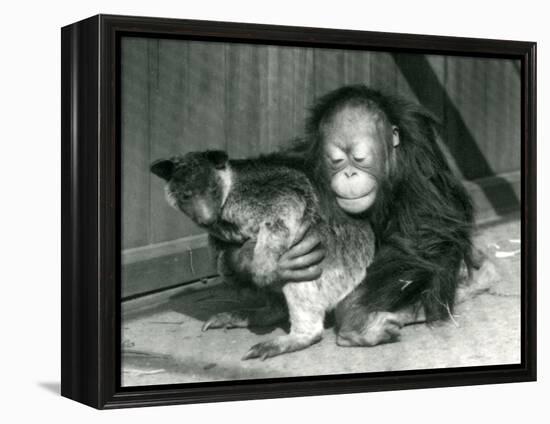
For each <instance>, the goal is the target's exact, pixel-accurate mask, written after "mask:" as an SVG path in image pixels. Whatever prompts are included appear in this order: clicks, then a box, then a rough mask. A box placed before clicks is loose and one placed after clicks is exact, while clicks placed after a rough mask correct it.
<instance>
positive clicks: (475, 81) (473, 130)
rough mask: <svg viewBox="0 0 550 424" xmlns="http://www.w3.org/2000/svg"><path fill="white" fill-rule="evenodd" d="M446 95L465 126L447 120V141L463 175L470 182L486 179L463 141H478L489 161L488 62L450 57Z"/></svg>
mask: <svg viewBox="0 0 550 424" xmlns="http://www.w3.org/2000/svg"><path fill="white" fill-rule="evenodd" d="M446 61H447V78H446V84H445V87H446V92H447V94H448V96H449V99H450V102H451V104H450V105H448V106H449V107H450V108H454V109H455V110H456V111H457V112H458V114H459V118H461V119H462V121H463V122H464V124H465V125H464V126H462V125H459V122H458V121H455V120H454V119H447V121H446V122H445V127H446V129H447V140H448V143H449V146H450V150H451V154H452V155H453V157H455V158H456V160H457V161H458V162H459V163H460V164H461V168H462V169H463V174H464V176H465V177H466V178H468V179H474V178H479V177H483V176H485V175H481V173H480V169H479V168H478V167H477V163H475V162H474V161H472V160H471V152H469V150H468V149H465V148H464V144H463V143H462V140H464V139H467V138H471V139H473V140H475V142H476V144H477V146H478V148H479V150H480V152H481V154H482V155H483V156H484V157H485V158H487V160H489V161H490V158H488V153H489V152H488V147H487V142H486V140H485V128H486V122H485V121H486V108H487V102H486V83H487V79H486V74H485V67H486V65H485V63H486V61H480V60H477V59H473V58H463V57H448V58H446ZM446 116H447V117H448V118H450V117H451V116H452V113H450V111H449V110H448V111H447V112H446Z"/></svg>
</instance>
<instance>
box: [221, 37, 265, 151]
mask: <svg viewBox="0 0 550 424" xmlns="http://www.w3.org/2000/svg"><path fill="white" fill-rule="evenodd" d="M225 58H226V65H227V67H226V74H225V75H226V86H225V87H226V97H225V123H226V126H225V129H226V139H227V150H228V153H229V155H230V156H231V157H234V158H243V157H246V156H255V155H258V154H259V153H260V152H261V149H260V141H261V134H262V133H265V130H262V129H261V125H262V124H263V123H264V122H263V121H262V111H261V100H262V96H261V93H262V85H261V83H260V67H261V66H262V65H261V60H265V59H266V58H267V51H266V48H265V47H264V48H260V47H257V46H251V45H244V44H229V45H227V46H226V49H225ZM263 66H265V64H264V65H263ZM264 90H265V87H264ZM263 93H264V94H263V96H265V91H263Z"/></svg>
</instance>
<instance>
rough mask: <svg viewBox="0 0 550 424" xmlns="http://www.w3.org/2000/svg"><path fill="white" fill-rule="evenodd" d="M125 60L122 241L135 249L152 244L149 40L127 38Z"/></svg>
mask: <svg viewBox="0 0 550 424" xmlns="http://www.w3.org/2000/svg"><path fill="white" fill-rule="evenodd" d="M121 59H122V69H121V72H122V77H121V110H122V114H121V125H122V131H121V137H122V140H121V143H122V146H123V148H122V149H121V150H122V240H123V248H131V247H136V246H143V245H145V244H147V243H148V242H149V241H150V239H149V230H150V227H149V222H150V221H149V203H150V198H149V175H148V174H147V173H146V172H144V169H147V167H148V162H149V75H148V61H149V57H148V55H147V40H145V39H139V38H125V39H124V40H123V42H122V46H121Z"/></svg>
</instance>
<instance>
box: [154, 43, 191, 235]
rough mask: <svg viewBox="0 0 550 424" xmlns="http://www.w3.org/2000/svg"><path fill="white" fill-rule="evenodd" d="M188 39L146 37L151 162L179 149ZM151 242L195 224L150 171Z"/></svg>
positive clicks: (181, 232)
mask: <svg viewBox="0 0 550 424" xmlns="http://www.w3.org/2000/svg"><path fill="white" fill-rule="evenodd" d="M188 54H189V46H188V43H186V42H185V43H182V42H177V41H174V40H149V60H150V71H149V77H150V79H151V85H152V95H151V103H150V111H151V112H150V115H149V119H150V121H151V124H150V127H151V137H150V151H151V157H150V160H151V162H152V161H154V160H156V159H159V158H167V157H170V156H173V155H175V154H178V153H180V152H181V151H182V150H183V149H184V147H185V145H186V143H184V128H185V123H186V121H187V119H188V106H187V104H188V103H187V101H186V96H187V90H186V79H187V78H188V74H189V69H190V67H189V61H188ZM150 191H151V204H150V208H151V239H150V243H159V242H163V241H167V240H172V239H175V238H178V237H182V235H191V234H197V233H198V232H199V231H198V230H197V228H196V226H195V225H194V224H193V223H192V222H191V220H189V219H188V218H187V217H186V216H184V215H183V214H182V213H180V212H178V211H176V210H174V209H173V208H171V207H169V206H168V204H167V202H166V200H165V199H164V182H163V181H162V180H161V179H160V178H157V177H155V176H153V175H151V184H150Z"/></svg>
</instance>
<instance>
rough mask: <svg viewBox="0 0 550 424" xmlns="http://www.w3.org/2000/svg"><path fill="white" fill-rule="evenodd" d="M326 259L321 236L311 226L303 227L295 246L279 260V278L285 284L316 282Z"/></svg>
mask: <svg viewBox="0 0 550 424" xmlns="http://www.w3.org/2000/svg"><path fill="white" fill-rule="evenodd" d="M324 257H325V249H324V246H323V245H322V244H321V238H320V237H319V235H318V234H317V233H315V232H314V231H312V230H310V228H309V226H307V225H302V226H301V227H300V229H299V230H298V234H297V235H296V238H295V239H294V244H293V245H292V246H291V248H290V249H289V250H287V251H286V252H285V253H283V255H282V256H281V257H280V259H279V263H278V274H279V277H280V279H281V281H285V282H290V281H292V282H300V281H311V280H316V279H317V278H319V277H320V276H321V273H322V272H323V268H322V266H321V263H322V261H323V259H324Z"/></svg>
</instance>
